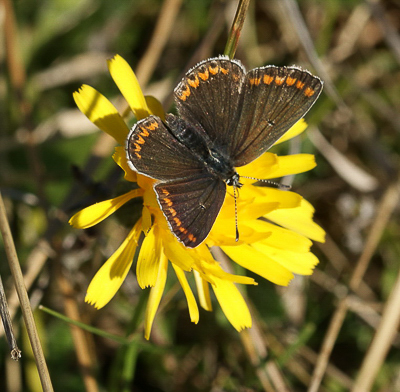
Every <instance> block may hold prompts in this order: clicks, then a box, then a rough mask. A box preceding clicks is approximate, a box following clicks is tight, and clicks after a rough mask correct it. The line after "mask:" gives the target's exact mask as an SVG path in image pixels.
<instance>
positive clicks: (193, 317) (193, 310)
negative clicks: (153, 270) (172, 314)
mask: <svg viewBox="0 0 400 392" xmlns="http://www.w3.org/2000/svg"><path fill="white" fill-rule="evenodd" d="M172 267H173V268H174V270H175V273H176V276H177V277H178V280H179V283H180V284H181V286H182V289H183V292H184V293H185V296H186V301H187V304H188V307H189V315H190V321H191V322H192V323H195V324H197V323H198V322H199V318H200V315H199V308H198V307H197V302H196V299H195V298H194V295H193V292H192V289H191V288H190V286H189V283H188V281H187V279H186V276H185V273H184V272H183V270H182V269H181V268H179V267H178V266H177V265H175V264H173V263H172Z"/></svg>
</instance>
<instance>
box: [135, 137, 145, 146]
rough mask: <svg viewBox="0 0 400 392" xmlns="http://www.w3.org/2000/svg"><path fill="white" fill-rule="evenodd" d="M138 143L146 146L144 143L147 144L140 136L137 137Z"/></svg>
mask: <svg viewBox="0 0 400 392" xmlns="http://www.w3.org/2000/svg"><path fill="white" fill-rule="evenodd" d="M136 143H138V144H144V143H145V140H144V139H143V138H142V137H141V136H140V135H137V139H136Z"/></svg>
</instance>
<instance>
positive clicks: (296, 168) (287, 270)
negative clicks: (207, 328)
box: [70, 56, 324, 338]
mask: <svg viewBox="0 0 400 392" xmlns="http://www.w3.org/2000/svg"><path fill="white" fill-rule="evenodd" d="M109 70H110V73H111V76H112V77H113V79H114V81H115V83H116V84H117V86H118V87H119V89H120V91H121V93H122V94H123V96H124V97H125V99H126V100H127V102H128V104H129V106H130V108H131V110H132V112H133V113H134V115H135V116H136V118H137V120H140V119H143V118H145V117H147V116H149V115H150V114H154V115H156V116H158V117H160V118H161V119H164V112H163V110H162V108H161V105H160V104H159V103H158V101H156V100H155V99H154V98H152V97H144V96H143V93H142V91H141V89H140V86H139V83H138V81H137V79H136V77H135V74H134V73H133V71H132V69H131V68H130V67H129V65H128V64H127V63H126V62H125V60H123V59H122V58H121V57H120V56H115V57H114V58H113V59H112V60H111V61H110V62H109ZM74 99H75V101H76V103H77V105H78V107H79V109H80V110H81V111H82V112H83V113H84V114H85V115H86V116H87V117H88V118H89V119H90V120H91V121H92V122H93V123H94V124H96V125H97V126H98V127H99V128H100V129H101V130H103V131H104V132H107V133H108V134H110V135H111V136H112V137H113V138H114V139H115V140H116V141H117V142H118V143H119V144H120V145H121V146H118V147H116V149H115V153H114V155H113V159H114V161H115V162H116V163H117V164H118V165H119V166H120V167H121V168H122V170H123V171H124V173H125V175H124V178H125V180H126V181H129V182H131V183H134V184H135V186H132V190H130V191H129V192H127V193H125V194H123V195H121V196H118V197H116V198H113V199H110V200H106V201H103V202H100V203H97V204H94V205H92V206H89V207H87V208H85V209H83V210H82V211H80V212H78V213H76V214H75V215H74V216H73V217H72V218H71V220H70V223H71V225H73V226H74V227H76V228H88V227H91V226H93V225H95V224H97V223H99V222H100V221H102V220H104V219H105V218H107V217H108V216H110V215H111V214H112V213H114V212H115V211H116V210H117V209H119V208H121V207H122V206H123V205H124V204H125V203H126V202H128V201H129V200H131V199H133V198H136V197H142V198H143V209H142V215H141V217H140V219H139V220H138V221H137V222H136V224H135V225H134V226H133V227H132V229H131V230H130V232H129V234H128V235H127V237H126V238H125V240H124V241H123V242H122V244H121V245H120V247H119V248H118V249H117V250H116V251H115V253H114V254H113V255H112V256H111V257H110V258H109V259H108V260H107V261H106V262H105V264H104V265H103V266H102V267H101V268H100V270H99V271H98V272H97V274H96V275H95V277H94V278H93V280H92V281H91V283H90V285H89V288H88V292H87V296H86V301H87V302H89V303H90V304H93V305H94V306H95V307H96V308H101V307H103V306H105V305H106V304H107V303H108V302H109V301H110V300H111V299H112V297H113V296H114V295H115V293H116V292H117V291H118V289H119V288H120V286H121V284H122V283H123V281H124V279H125V277H126V275H127V273H128V272H129V270H130V268H131V265H132V262H133V258H134V255H135V252H136V250H137V247H138V246H139V237H140V235H141V233H144V239H143V242H142V243H141V246H140V250H139V252H138V259H137V265H136V276H137V280H138V284H139V286H140V287H141V288H146V287H151V294H150V297H149V302H148V305H147V311H146V319H145V337H146V338H149V336H150V331H151V326H152V323H153V320H154V317H155V314H156V311H157V308H158V306H159V303H160V301H161V297H162V294H163V291H164V288H165V283H166V278H167V270H168V266H169V263H171V265H172V267H173V269H174V271H175V274H176V276H177V278H178V280H179V282H180V284H181V286H182V289H183V291H184V293H185V296H186V299H187V303H188V308H189V314H190V319H191V321H192V322H194V323H197V322H198V320H199V310H198V306H197V302H196V299H195V297H194V295H193V292H192V290H191V288H190V286H189V283H188V280H187V277H186V273H185V272H190V271H192V272H193V274H194V278H195V283H196V288H197V291H198V298H199V303H200V305H201V306H202V307H203V308H204V309H206V310H212V305H211V300H210V291H209V289H210V287H211V288H212V289H213V291H214V293H215V296H216V298H217V300H218V302H219V304H220V305H221V308H222V310H223V312H224V313H225V315H226V317H227V318H228V320H229V321H230V322H231V324H232V325H233V326H234V327H235V328H236V329H237V330H238V331H240V330H242V329H243V328H248V327H250V326H251V317H250V312H249V310H248V308H247V305H246V303H245V301H244V299H243V297H242V295H241V294H240V292H239V290H238V288H237V287H236V285H235V283H241V284H256V283H255V281H254V280H253V279H252V278H249V277H246V276H238V275H233V274H230V273H227V272H225V271H224V270H223V269H222V268H221V266H220V264H219V263H218V262H217V261H216V260H215V259H214V257H213V255H212V253H211V252H210V248H211V247H212V246H219V247H221V249H222V250H223V251H224V252H225V253H226V254H227V255H228V256H229V257H230V258H231V259H232V260H234V261H235V262H236V263H237V264H239V265H241V266H243V267H244V268H246V269H248V270H251V271H253V272H254V273H256V274H258V275H260V276H261V277H263V278H265V279H268V280H270V281H271V282H273V283H276V284H278V285H287V284H288V283H289V281H290V280H291V279H292V278H293V273H296V274H301V275H309V274H311V273H312V270H313V268H314V267H315V265H316V264H317V263H318V260H317V258H316V257H315V256H314V255H313V254H312V253H311V252H310V247H311V244H312V242H311V240H310V239H314V240H316V241H323V240H324V231H323V230H322V229H321V228H320V227H319V226H318V225H317V224H316V223H314V222H313V220H312V218H313V212H314V210H313V207H312V206H311V205H310V204H309V203H308V202H307V201H306V200H304V199H303V198H302V197H301V196H299V195H298V194H296V193H294V192H289V191H282V190H280V189H273V188H270V187H268V188H265V187H260V186H256V185H254V184H253V183H254V180H250V179H245V178H244V177H242V176H252V177H257V178H260V179H272V178H278V177H281V176H285V175H288V174H296V173H301V172H304V171H307V170H310V169H312V168H313V167H314V166H315V161H314V157H313V156H312V155H309V154H297V155H290V156H280V157H279V156H277V155H275V154H273V153H270V152H267V153H264V154H263V155H262V156H260V157H259V158H258V159H256V160H255V161H253V162H252V163H250V164H248V165H246V166H243V167H241V168H239V169H238V173H239V175H240V176H241V179H242V178H243V182H244V184H245V186H243V188H241V189H240V197H239V198H238V205H237V219H238V222H239V225H240V226H239V227H240V238H239V241H236V240H235V230H234V228H235V214H234V211H235V205H234V198H233V197H230V196H227V197H226V198H225V201H224V204H223V206H222V209H221V211H220V213H219V215H218V217H217V219H216V222H215V224H214V226H213V228H212V230H211V232H210V234H209V236H208V237H207V239H206V240H205V242H203V243H202V244H201V245H199V246H198V247H196V248H194V249H188V248H186V247H185V246H184V245H183V244H181V243H180V242H179V241H178V240H177V239H176V237H175V236H174V235H173V234H172V233H171V231H170V229H169V227H168V224H167V221H166V218H165V217H164V215H163V213H162V211H161V209H160V207H159V204H158V202H157V198H156V194H155V192H154V189H153V185H154V183H155V180H153V179H151V178H148V177H146V176H143V175H141V174H138V173H136V172H134V171H132V169H131V168H130V167H129V165H128V162H127V158H126V155H125V149H124V147H122V146H124V144H125V139H126V137H127V135H128V127H127V125H126V124H125V122H124V120H123V118H122V117H121V115H120V114H119V113H118V111H117V110H116V109H115V107H114V106H113V105H112V104H111V103H110V101H108V100H107V99H106V98H105V97H104V96H103V95H101V94H100V93H99V92H97V91H96V90H94V89H93V88H91V87H90V86H87V85H84V86H82V87H81V89H80V90H79V91H78V92H75V93H74ZM305 128H306V124H305V122H304V121H303V120H301V121H299V122H298V123H297V124H296V125H295V126H293V127H292V128H291V130H289V131H288V132H287V133H286V134H285V136H284V137H282V138H281V139H280V140H279V142H282V141H285V140H287V139H289V138H291V137H293V136H295V135H297V134H299V133H301V132H303V131H304V129H305Z"/></svg>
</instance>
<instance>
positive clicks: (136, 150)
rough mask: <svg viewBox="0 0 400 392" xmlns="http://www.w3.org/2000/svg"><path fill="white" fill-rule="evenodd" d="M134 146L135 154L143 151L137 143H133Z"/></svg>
mask: <svg viewBox="0 0 400 392" xmlns="http://www.w3.org/2000/svg"><path fill="white" fill-rule="evenodd" d="M133 144H134V145H135V147H136V148H135V149H134V150H133V151H135V152H139V151H140V150H141V149H142V147H141V146H139V144H137V143H133Z"/></svg>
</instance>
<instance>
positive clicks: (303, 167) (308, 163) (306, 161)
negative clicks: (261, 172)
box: [261, 154, 317, 179]
mask: <svg viewBox="0 0 400 392" xmlns="http://www.w3.org/2000/svg"><path fill="white" fill-rule="evenodd" d="M315 166H317V164H316V162H315V157H314V155H312V154H293V155H286V156H280V157H278V165H277V166H275V170H271V172H270V173H268V176H267V177H261V178H262V179H264V178H265V179H269V178H279V177H283V176H287V175H289V174H298V173H304V172H306V171H308V170H311V169H314V167H315Z"/></svg>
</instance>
